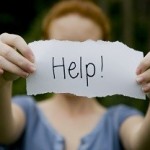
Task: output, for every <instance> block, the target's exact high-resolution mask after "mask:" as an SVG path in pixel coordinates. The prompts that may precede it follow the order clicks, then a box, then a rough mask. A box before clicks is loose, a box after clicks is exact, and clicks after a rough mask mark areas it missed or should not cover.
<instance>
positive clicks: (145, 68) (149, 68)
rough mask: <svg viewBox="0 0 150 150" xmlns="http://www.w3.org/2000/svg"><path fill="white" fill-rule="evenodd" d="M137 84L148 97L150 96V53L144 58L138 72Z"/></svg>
mask: <svg viewBox="0 0 150 150" xmlns="http://www.w3.org/2000/svg"><path fill="white" fill-rule="evenodd" d="M136 74H137V82H138V83H139V84H140V85H141V87H142V90H143V92H144V93H146V94H147V95H148V96H149V95H150V52H149V53H148V54H147V55H146V56H145V57H144V58H143V60H142V61H141V63H140V64H139V66H138V67H137V70H136Z"/></svg>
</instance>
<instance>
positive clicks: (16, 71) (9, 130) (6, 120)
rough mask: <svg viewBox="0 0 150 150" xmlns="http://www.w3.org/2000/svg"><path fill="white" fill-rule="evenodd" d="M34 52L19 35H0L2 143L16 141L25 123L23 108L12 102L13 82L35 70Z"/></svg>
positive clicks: (0, 129) (0, 130)
mask: <svg viewBox="0 0 150 150" xmlns="http://www.w3.org/2000/svg"><path fill="white" fill-rule="evenodd" d="M33 60H34V57H33V54H32V52H31V50H30V49H29V47H28V46H27V44H26V42H25V41H24V40H23V39H22V38H21V37H20V36H18V35H13V34H7V33H4V34H1V35H0V144H9V143H12V142H14V141H15V140H16V139H17V138H18V137H19V135H20V134H21V132H22V130H23V128H24V125H25V115H24V113H23V111H22V110H21V108H20V107H19V106H17V105H15V104H12V103H11V98H12V83H13V80H14V79H16V78H17V77H24V78H26V77H27V76H28V74H29V73H32V72H33V71H34V70H35V67H34V64H33Z"/></svg>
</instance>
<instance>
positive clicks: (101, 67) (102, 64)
mask: <svg viewBox="0 0 150 150" xmlns="http://www.w3.org/2000/svg"><path fill="white" fill-rule="evenodd" d="M101 72H103V56H101ZM101 78H103V76H102V75H101Z"/></svg>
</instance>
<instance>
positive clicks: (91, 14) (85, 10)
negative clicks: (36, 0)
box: [42, 0, 110, 40]
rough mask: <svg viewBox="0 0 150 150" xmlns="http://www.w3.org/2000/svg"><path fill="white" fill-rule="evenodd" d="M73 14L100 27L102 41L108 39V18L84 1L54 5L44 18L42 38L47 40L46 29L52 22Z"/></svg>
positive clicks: (97, 8)
mask: <svg viewBox="0 0 150 150" xmlns="http://www.w3.org/2000/svg"><path fill="white" fill-rule="evenodd" d="M74 12H75V13H78V14H79V15H81V16H84V17H87V18H89V19H91V20H93V21H94V22H95V23H96V24H97V25H98V26H99V27H100V30H102V40H108V39H109V34H110V26H109V22H108V18H107V17H106V16H105V14H104V13H103V11H102V10H101V9H100V8H99V7H98V6H97V5H96V4H94V3H93V2H91V1H85V0H84V1H81V0H70V1H61V2H58V3H57V4H55V5H54V6H53V7H52V8H51V9H50V11H49V12H48V13H47V15H46V16H45V18H44V21H43V28H42V31H43V38H44V39H48V38H49V36H50V35H49V33H48V29H49V27H50V24H51V22H52V21H53V20H55V19H56V18H59V17H61V16H64V15H67V14H69V13H74Z"/></svg>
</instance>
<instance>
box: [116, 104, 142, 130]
mask: <svg viewBox="0 0 150 150" xmlns="http://www.w3.org/2000/svg"><path fill="white" fill-rule="evenodd" d="M114 109H116V111H115V113H114V119H115V120H114V122H117V126H118V127H120V126H121V124H122V123H123V122H124V121H125V120H126V119H127V118H128V117H130V116H135V115H140V116H144V114H143V113H142V112H141V111H139V110H137V109H136V108H133V107H130V106H127V105H123V104H122V105H119V106H118V107H116V108H114ZM118 127H117V128H118Z"/></svg>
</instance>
